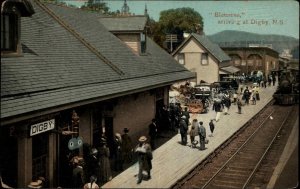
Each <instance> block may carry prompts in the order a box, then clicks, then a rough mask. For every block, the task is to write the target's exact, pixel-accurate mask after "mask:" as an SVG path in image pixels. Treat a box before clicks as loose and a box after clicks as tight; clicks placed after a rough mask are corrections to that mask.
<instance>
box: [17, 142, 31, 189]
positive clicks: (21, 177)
mask: <svg viewBox="0 0 300 189" xmlns="http://www.w3.org/2000/svg"><path fill="white" fill-rule="evenodd" d="M31 180H32V138H27V137H20V138H19V139H18V188H26V187H27V185H28V184H29V183H30V182H31Z"/></svg>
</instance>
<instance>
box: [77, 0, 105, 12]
mask: <svg viewBox="0 0 300 189" xmlns="http://www.w3.org/2000/svg"><path fill="white" fill-rule="evenodd" d="M81 9H83V10H90V11H96V12H101V13H103V14H110V12H109V7H107V5H106V3H104V2H95V0H88V2H86V3H85V5H83V6H81Z"/></svg>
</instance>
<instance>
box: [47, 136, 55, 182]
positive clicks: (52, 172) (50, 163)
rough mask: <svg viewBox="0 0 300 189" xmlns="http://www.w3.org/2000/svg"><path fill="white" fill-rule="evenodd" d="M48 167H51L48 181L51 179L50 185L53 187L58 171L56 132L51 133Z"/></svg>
mask: <svg viewBox="0 0 300 189" xmlns="http://www.w3.org/2000/svg"><path fill="white" fill-rule="evenodd" d="M48 154H49V155H48V157H49V161H48V167H49V172H48V176H49V178H48V181H49V187H50V188H53V186H54V185H56V184H57V183H55V178H56V176H55V173H56V163H57V161H56V157H57V156H56V135H55V134H54V133H49V151H48Z"/></svg>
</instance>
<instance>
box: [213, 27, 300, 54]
mask: <svg viewBox="0 0 300 189" xmlns="http://www.w3.org/2000/svg"><path fill="white" fill-rule="evenodd" d="M208 37H209V39H210V40H212V41H213V42H215V43H217V44H219V45H220V46H224V45H225V46H227V45H232V44H235V45H237V46H245V45H246V44H247V43H248V44H272V46H273V49H274V50H276V51H277V52H279V53H281V52H282V50H283V49H290V50H291V51H292V52H294V53H295V54H294V56H295V57H299V51H296V50H294V49H295V48H297V47H298V49H299V39H296V38H294V37H289V36H284V35H273V34H267V35H262V34H256V33H250V32H243V31H233V30H225V31H222V32H219V33H216V34H213V35H208Z"/></svg>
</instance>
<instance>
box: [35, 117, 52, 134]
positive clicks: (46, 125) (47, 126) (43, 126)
mask: <svg viewBox="0 0 300 189" xmlns="http://www.w3.org/2000/svg"><path fill="white" fill-rule="evenodd" d="M54 127H55V119H51V120H48V121H44V122H41V123H37V124H34V125H31V128H30V136H33V135H37V134H40V133H43V132H46V131H49V130H52V129H54Z"/></svg>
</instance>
